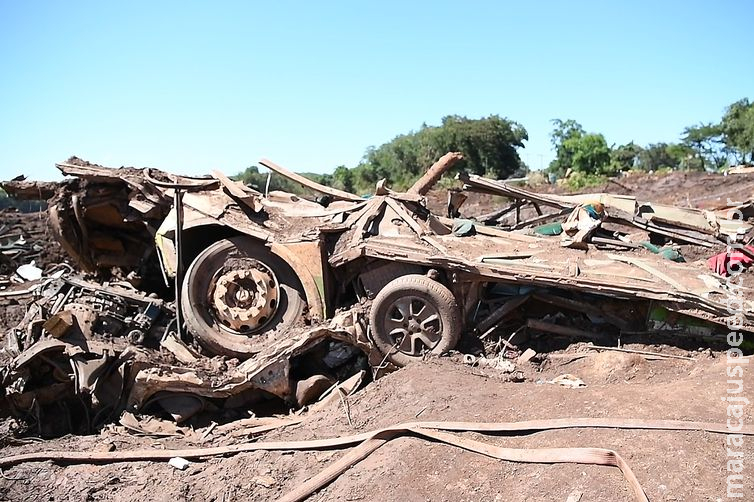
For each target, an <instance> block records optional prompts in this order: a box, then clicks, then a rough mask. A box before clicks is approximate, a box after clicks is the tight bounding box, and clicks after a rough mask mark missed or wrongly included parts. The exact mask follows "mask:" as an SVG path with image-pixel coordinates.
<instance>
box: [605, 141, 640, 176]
mask: <svg viewBox="0 0 754 502" xmlns="http://www.w3.org/2000/svg"><path fill="white" fill-rule="evenodd" d="M642 151H644V149H643V148H642V147H641V146H639V145H637V144H636V143H634V142H633V141H631V142H630V143H626V144H625V145H620V146H618V147H613V148H611V150H610V163H611V164H612V170H613V171H616V172H617V171H629V170H631V169H634V168H635V167H636V166H638V164H639V156H640V155H641V152H642Z"/></svg>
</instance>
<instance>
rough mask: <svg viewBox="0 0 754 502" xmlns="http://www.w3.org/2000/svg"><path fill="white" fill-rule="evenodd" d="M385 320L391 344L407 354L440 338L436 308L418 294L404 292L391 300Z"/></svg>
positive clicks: (428, 348)
mask: <svg viewBox="0 0 754 502" xmlns="http://www.w3.org/2000/svg"><path fill="white" fill-rule="evenodd" d="M384 323H385V331H387V333H388V336H390V339H391V340H392V342H393V346H394V347H395V348H396V349H397V350H398V351H400V352H403V353H404V354H407V355H410V356H420V355H422V354H423V353H424V352H429V351H431V350H432V349H433V348H434V347H435V346H436V345H437V344H438V343H439V342H440V340H441V338H442V320H441V319H440V314H439V312H438V311H437V308H436V307H435V306H434V305H432V303H430V302H428V301H427V300H425V299H424V298H421V297H418V296H404V297H401V298H398V299H397V300H395V301H394V302H393V303H391V304H390V306H389V307H388V309H387V315H386V316H385V321H384Z"/></svg>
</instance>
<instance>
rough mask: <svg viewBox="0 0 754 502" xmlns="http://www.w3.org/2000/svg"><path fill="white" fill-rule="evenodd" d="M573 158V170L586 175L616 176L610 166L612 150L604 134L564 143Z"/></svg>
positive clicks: (591, 135)
mask: <svg viewBox="0 0 754 502" xmlns="http://www.w3.org/2000/svg"><path fill="white" fill-rule="evenodd" d="M563 149H564V150H565V151H566V152H567V153H568V155H570V157H571V168H572V169H573V170H574V171H576V172H580V173H584V174H598V175H610V174H614V172H613V171H612V169H611V164H610V148H609V147H608V146H607V141H605V137H604V136H603V135H602V134H594V133H588V134H584V135H583V136H580V137H573V138H569V139H567V140H565V141H564V142H563Z"/></svg>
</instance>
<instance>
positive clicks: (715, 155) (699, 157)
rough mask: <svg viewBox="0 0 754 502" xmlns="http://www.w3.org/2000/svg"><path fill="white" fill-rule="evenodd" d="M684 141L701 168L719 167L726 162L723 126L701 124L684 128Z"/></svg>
mask: <svg viewBox="0 0 754 502" xmlns="http://www.w3.org/2000/svg"><path fill="white" fill-rule="evenodd" d="M682 141H683V143H684V144H685V145H687V146H688V147H690V148H691V149H692V152H693V157H694V158H695V159H696V163H697V164H699V165H700V168H701V169H706V168H708V167H709V168H719V167H721V166H722V165H724V164H725V160H726V158H727V153H726V152H725V150H724V149H723V147H724V140H723V128H722V126H721V125H719V124H712V123H711V122H708V123H706V124H699V125H698V126H690V127H687V128H686V129H684V130H683V137H682Z"/></svg>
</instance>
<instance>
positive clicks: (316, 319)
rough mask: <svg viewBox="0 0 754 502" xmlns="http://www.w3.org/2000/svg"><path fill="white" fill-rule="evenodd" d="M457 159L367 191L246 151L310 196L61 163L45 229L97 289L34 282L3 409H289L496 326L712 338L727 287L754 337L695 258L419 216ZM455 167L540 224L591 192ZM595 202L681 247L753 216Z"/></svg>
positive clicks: (16, 332) (65, 281)
mask: <svg viewBox="0 0 754 502" xmlns="http://www.w3.org/2000/svg"><path fill="white" fill-rule="evenodd" d="M460 158H461V156H460V154H457V153H449V154H447V155H445V156H443V157H442V158H441V159H440V160H439V161H438V162H437V163H436V164H435V165H433V166H432V167H430V168H429V169H428V171H427V174H426V175H425V176H424V177H422V178H421V179H420V180H418V181H417V182H416V184H415V185H414V186H412V187H411V188H410V189H409V190H407V191H406V192H394V191H392V190H390V189H389V188H387V187H386V186H385V185H384V183H380V184H378V186H377V189H376V191H375V194H374V195H373V196H371V197H369V198H362V197H359V196H356V195H354V194H349V193H347V192H342V191H339V190H335V189H333V188H331V187H325V186H322V185H319V184H317V183H314V182H312V181H310V180H307V179H306V178H302V177H300V176H299V175H296V174H294V173H290V172H288V171H286V170H285V169H283V168H282V167H280V166H277V165H275V164H274V163H272V162H269V161H262V162H261V164H262V165H264V166H266V167H268V168H270V169H271V170H272V171H274V172H276V173H277V174H279V175H283V176H287V177H289V178H291V179H293V180H294V181H297V182H299V183H301V184H302V185H304V186H305V187H306V188H307V189H309V190H311V191H314V192H317V193H319V194H321V195H323V196H325V197H322V198H320V199H318V200H319V201H320V202H313V201H310V200H306V199H304V198H302V197H300V196H297V195H293V194H289V193H284V192H274V191H273V192H269V193H266V194H263V193H261V192H259V191H257V190H255V189H253V188H250V187H247V186H245V185H244V184H243V183H240V182H237V181H233V180H231V179H229V178H227V177H226V176H224V175H223V174H222V173H219V172H214V173H213V175H212V176H211V177H208V178H188V177H181V176H174V175H170V174H168V173H164V172H161V171H158V170H154V169H134V168H120V169H112V168H107V167H102V166H98V165H94V164H90V163H88V162H85V161H82V160H80V159H77V158H72V159H69V161H67V162H66V163H62V164H58V167H59V168H60V169H61V171H62V172H63V174H65V175H66V176H69V179H67V180H66V181H65V182H64V183H62V184H61V185H60V187H59V188H58V189H57V190H54V191H52V192H51V194H50V195H51V197H50V199H49V217H50V221H51V226H52V228H53V231H54V233H55V236H56V238H57V239H58V241H59V242H60V243H61V245H62V246H63V248H64V249H65V250H66V252H67V253H68V254H69V255H70V256H71V258H72V260H73V261H74V263H75V265H76V266H77V267H78V268H79V269H80V270H81V271H82V272H85V273H86V274H88V276H89V277H96V278H97V282H91V281H90V280H84V279H81V278H78V277H77V276H75V275H65V276H62V277H57V278H55V279H51V278H46V279H43V280H42V281H41V282H40V283H39V287H38V288H37V289H36V293H35V294H36V295H37V296H38V297H39V299H38V300H37V301H35V302H34V303H33V304H32V307H31V308H30V310H29V312H28V313H27V316H26V318H25V319H24V320H23V322H22V323H21V324H20V325H19V326H18V327H17V328H15V329H13V330H11V331H10V332H9V333H8V334H7V335H6V340H5V349H4V356H3V357H4V358H5V361H4V369H3V373H2V387H3V388H4V391H5V392H4V393H5V397H4V399H5V400H6V401H7V402H8V403H9V404H10V407H9V409H12V410H13V412H14V413H15V414H16V415H18V416H23V417H26V418H27V419H28V420H32V421H35V422H37V423H39V424H41V423H42V422H43V420H42V419H41V418H40V413H41V412H42V411H44V410H47V412H48V413H59V412H60V410H58V408H60V407H61V406H62V407H63V408H64V409H65V411H66V413H67V416H69V417H78V418H79V419H80V417H81V416H85V417H86V420H84V421H80V422H79V423H85V427H84V429H86V430H89V429H92V428H95V427H97V426H98V425H101V424H102V423H105V422H107V421H108V420H113V419H114V418H116V417H117V416H119V414H120V413H121V412H122V411H123V410H128V411H131V412H145V413H162V414H168V415H170V416H172V417H173V418H174V419H176V420H178V421H185V420H188V419H189V418H190V417H192V416H195V415H198V414H200V413H202V412H204V411H214V412H217V411H218V410H232V409H237V408H244V409H249V408H253V407H254V406H258V407H259V409H263V408H264V406H269V405H270V404H271V403H274V402H282V403H284V404H285V405H286V406H289V407H300V406H304V405H306V404H309V403H310V402H312V401H313V400H316V399H318V398H319V397H320V396H321V395H323V393H325V391H326V390H327V389H328V388H332V387H333V386H335V385H337V384H338V382H342V381H344V380H345V379H348V378H351V377H353V376H354V375H357V374H362V375H363V374H367V373H368V374H369V377H376V376H378V375H379V373H380V372H382V371H385V370H388V369H389V368H390V367H391V366H403V365H405V364H408V363H411V362H413V361H417V360H421V359H423V358H424V357H426V356H428V355H431V354H443V353H447V352H448V351H451V350H453V349H454V348H456V347H457V346H458V344H459V341H462V339H463V340H466V341H467V342H466V346H468V347H472V350H484V349H483V348H481V349H480V348H479V345H480V344H481V343H483V341H484V340H485V339H488V338H489V337H490V336H491V334H493V333H497V334H498V337H499V335H500V333H505V335H506V337H507V336H508V335H510V337H509V341H508V342H506V343H507V344H508V345H510V343H509V342H510V338H512V337H513V335H515V334H517V333H519V332H520V331H521V328H526V330H529V331H532V332H538V333H544V334H547V336H553V337H557V336H561V337H587V338H590V337H593V338H594V339H596V340H602V341H604V340H606V339H607V340H608V343H610V340H612V342H614V341H615V340H616V339H617V340H619V339H620V337H621V336H623V337H625V336H629V335H631V334H637V333H643V334H651V332H652V331H653V330H654V331H661V330H662V329H665V328H667V327H668V326H670V327H672V326H679V325H681V326H685V327H686V328H688V327H689V326H693V327H694V329H686V331H687V332H698V333H700V334H701V335H702V336H707V337H713V338H714V337H715V336H719V335H720V333H722V330H723V328H724V326H725V324H726V321H727V320H728V319H729V317H730V311H729V309H728V306H727V304H726V298H729V296H730V295H731V294H738V295H742V299H741V301H742V303H741V305H742V307H743V308H742V309H741V310H742V312H743V315H742V316H741V321H740V328H741V329H743V330H745V331H754V304H753V303H752V295H751V292H750V290H748V289H746V288H740V289H739V290H736V291H733V286H732V285H731V284H729V283H728V282H727V281H726V280H725V278H723V277H721V276H720V275H718V274H715V273H713V272H712V271H710V270H709V269H707V268H706V266H705V265H704V264H703V263H678V262H675V261H672V260H666V259H663V258H662V257H661V256H659V255H657V254H652V253H648V252H647V253H635V252H633V251H634V247H636V246H628V247H629V251H631V252H626V250H624V249H621V248H620V246H619V247H618V249H615V248H609V249H598V247H597V246H595V245H594V243H593V242H591V241H589V239H588V237H584V239H581V240H582V241H583V242H579V246H571V245H570V244H569V245H568V246H565V245H563V243H562V242H558V241H556V240H553V239H548V238H546V237H542V236H539V235H530V232H527V231H525V230H521V231H509V230H504V229H501V228H496V227H493V226H486V225H483V224H480V223H478V222H469V221H468V220H459V219H451V218H444V217H441V216H438V215H436V214H433V213H432V212H431V211H430V210H429V209H428V208H427V202H426V197H425V196H426V194H427V192H428V191H429V189H430V188H431V187H432V186H433V185H434V183H435V182H436V181H437V179H439V177H440V176H441V175H442V174H443V172H445V171H446V170H447V169H448V168H449V167H450V166H452V165H453V164H454V163H455V162H457V161H458V160H459V159H460ZM461 179H462V180H463V181H464V182H465V183H466V184H467V185H468V186H467V188H470V189H475V190H477V191H486V192H492V193H496V194H502V195H506V196H510V197H512V198H513V199H515V200H516V201H518V202H520V201H521V200H525V201H531V202H534V203H537V204H542V205H546V206H550V207H554V208H555V209H556V213H553V214H551V215H547V216H548V217H550V218H552V217H562V216H565V215H567V214H569V213H572V212H573V211H578V210H580V209H583V204H584V202H586V201H589V200H593V199H594V197H588V198H578V197H571V198H568V197H556V196H543V195H537V194H534V193H531V192H527V191H524V190H522V189H518V188H510V187H508V186H507V185H505V184H501V183H499V182H495V181H494V180H486V179H484V178H480V177H473V176H470V175H464V176H463V177H462V178H461ZM5 187H6V190H8V191H9V193H12V192H13V185H12V184H11V183H6V184H5ZM24 190H27V191H29V189H28V186H26V185H25V186H24ZM600 203H601V204H603V203H604V205H605V207H606V214H609V215H610V216H611V217H612V218H618V219H622V221H624V222H628V223H630V224H632V225H634V226H635V227H640V228H642V229H643V230H646V231H648V232H655V231H656V232H658V233H660V234H662V235H663V236H665V237H667V238H671V239H672V238H677V239H679V240H682V241H683V239H684V238H685V239H686V241H684V242H692V243H695V244H698V243H700V242H702V243H705V244H706V245H710V246H711V245H712V244H713V240H715V239H717V240H715V241H714V243H715V244H718V245H719V239H720V237H721V236H727V237H730V236H736V235H748V234H750V233H751V232H750V231H751V224H750V223H748V222H736V221H732V220H728V219H726V218H723V217H721V216H719V215H717V216H715V215H711V214H707V213H701V212H693V211H690V210H680V209H678V208H670V207H660V206H658V205H651V204H648V203H642V204H638V203H637V202H636V201H635V200H632V199H630V198H627V197H622V198H621V197H612V196H609V194H602V196H601V198H600ZM459 208H460V204H458V205H457V206H455V207H453V208H449V214H450V215H451V216H459V215H460V213H459ZM648 208H650V209H648ZM537 210H538V212H539V209H537ZM574 214H575V216H574V219H573V221H574V224H573V225H574V229H576V228H577V226H578V222H577V221H576V220H577V219H578V214H576V213H574ZM540 216H541V215H540ZM713 216H714V218H713ZM600 218H602V216H600ZM546 219H547V218H542V217H538V218H535V220H536V222H537V223H538V222H541V221H545V220H546ZM678 220H680V221H681V223H680V224H678ZM459 222H461V225H459ZM529 226H530V225H529ZM596 226H598V225H594V227H596ZM679 226H680V227H681V229H680V230H679V229H678V227H679ZM461 227H463V231H459V228H461ZM526 227H527V225H522V226H520V228H522V229H525V228H526ZM578 228H581V227H578ZM585 228H586V227H585ZM593 229H594V228H593V227H589V232H586V233H584V236H586V235H587V234H589V233H590V232H591V231H592V230H593ZM576 235H579V234H578V233H576ZM571 241H573V238H571ZM103 282H105V284H103ZM176 300H177V301H176ZM564 313H568V314H569V315H564ZM177 314H178V315H177ZM594 326H596V329H593V328H592V327H594ZM694 330H696V331H694ZM671 332H672V333H675V332H674V331H671ZM511 333H512V334H511ZM475 344H476V346H477V348H476V349H473V347H474V345H475ZM368 370H371V371H368ZM369 377H367V378H369ZM61 396H66V399H68V401H66V400H65V399H61ZM61 403H62V404H61ZM76 407H78V408H76ZM73 408H76V409H77V410H78V411H76V412H73V411H72V410H73ZM155 409H157V410H158V411H154V410H155ZM70 420H73V418H71V419H69V421H70ZM40 427H41V425H40ZM69 429H70V427H69ZM55 432H56V431H47V433H48V434H52V433H55ZM57 432H60V431H57Z"/></svg>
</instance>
